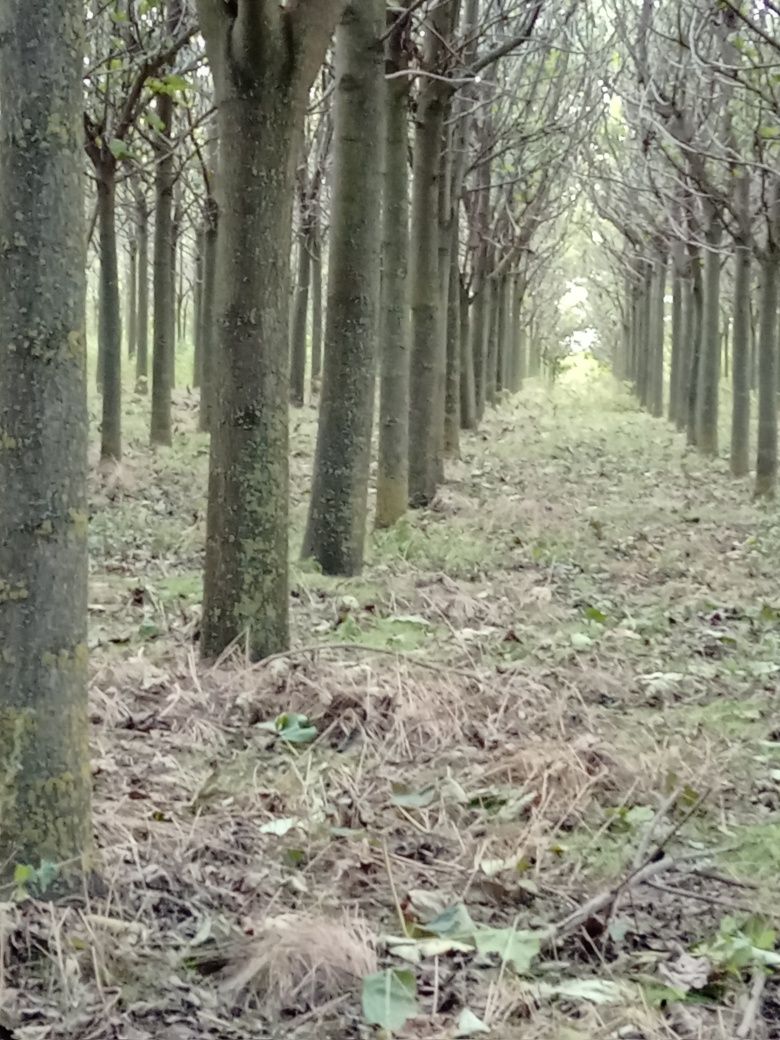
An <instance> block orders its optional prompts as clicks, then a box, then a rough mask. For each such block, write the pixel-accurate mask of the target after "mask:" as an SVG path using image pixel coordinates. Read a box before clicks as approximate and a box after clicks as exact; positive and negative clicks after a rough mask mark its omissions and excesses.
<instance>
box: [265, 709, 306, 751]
mask: <svg viewBox="0 0 780 1040" xmlns="http://www.w3.org/2000/svg"><path fill="white" fill-rule="evenodd" d="M258 729H265V730H269V731H270V732H271V733H275V734H276V735H277V736H278V737H279V739H280V740H284V741H286V742H287V743H288V744H310V743H311V742H312V741H313V740H316V738H317V727H316V726H312V724H311V723H310V722H309V719H308V717H307V716H306V715H299V714H296V713H294V712H289V713H288V712H285V713H283V714H282V715H277V717H276V718H275V719H274V720H273V721H272V722H261V723H259V724H258Z"/></svg>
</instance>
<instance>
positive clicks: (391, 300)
mask: <svg viewBox="0 0 780 1040" xmlns="http://www.w3.org/2000/svg"><path fill="white" fill-rule="evenodd" d="M389 17H390V18H392V20H393V23H394V24H396V23H397V21H398V15H397V13H396V12H395V11H392V12H391V13H390V15H389ZM404 33H405V27H404V26H403V25H400V24H397V27H396V30H395V32H394V33H393V34H392V35H391V37H390V39H389V40H388V44H387V59H388V60H387V67H388V71H390V72H392V71H396V72H398V71H400V70H401V68H402V67H403V65H404V64H405V62H404V57H403V40H404ZM386 105H387V124H386V138H387V140H386V149H385V151H386V154H385V184H384V186H385V205H384V246H383V249H382V257H383V269H382V316H381V341H380V359H381V377H380V385H379V461H378V466H377V487H376V526H377V527H389V526H391V525H392V524H394V523H395V522H396V521H397V520H398V519H399V518H400V517H401V516H403V515H404V513H405V512H406V508H407V504H408V501H409V376H410V357H411V338H412V334H411V324H410V313H409V277H408V275H409V173H408V159H407V156H408V152H409V129H408V118H409V116H408V109H409V88H408V83H406V82H405V81H404V80H403V79H396V80H390V81H388V84H387V91H386Z"/></svg>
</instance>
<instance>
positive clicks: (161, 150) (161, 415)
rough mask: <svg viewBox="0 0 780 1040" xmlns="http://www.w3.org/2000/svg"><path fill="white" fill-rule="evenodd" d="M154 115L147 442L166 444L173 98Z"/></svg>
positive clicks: (172, 308) (171, 345) (172, 324)
mask: <svg viewBox="0 0 780 1040" xmlns="http://www.w3.org/2000/svg"><path fill="white" fill-rule="evenodd" d="M157 115H158V117H159V119H160V121H161V124H162V126H161V129H160V133H159V134H158V137H157V146H156V149H155V151H156V157H157V165H156V174H155V216H154V335H153V342H152V417H151V434H150V436H151V443H152V444H161V445H168V444H171V442H172V433H171V388H172V386H173V359H174V353H175V350H176V343H175V330H176V276H175V270H174V258H175V249H176V245H175V235H174V221H173V190H174V184H175V177H176V171H175V166H174V157H173V151H172V150H171V146H170V139H171V132H172V128H173V97H172V96H171V95H170V94H160V95H158V98H157Z"/></svg>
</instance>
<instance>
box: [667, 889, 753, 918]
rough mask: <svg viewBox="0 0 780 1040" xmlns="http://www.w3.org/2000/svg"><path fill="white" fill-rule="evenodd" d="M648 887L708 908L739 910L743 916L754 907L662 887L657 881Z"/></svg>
mask: <svg viewBox="0 0 780 1040" xmlns="http://www.w3.org/2000/svg"><path fill="white" fill-rule="evenodd" d="M649 885H650V887H651V888H654V889H655V890H656V892H665V893H666V894H667V895H670V896H679V897H680V898H682V899H693V900H696V901H698V902H699V903H709V904H710V906H721V907H723V908H724V910H739V911H741V912H742V913H745V914H751V913H753V911H754V910H755V907H751V906H747V904H745V903H734V902H731V901H729V900H728V899H719V898H718V896H708V895H707V894H706V893H705V892H689V891H688V890H687V889H685V888H675V887H674V885H662V884H659V882H657V881H650V882H649Z"/></svg>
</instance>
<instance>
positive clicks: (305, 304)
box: [290, 214, 311, 408]
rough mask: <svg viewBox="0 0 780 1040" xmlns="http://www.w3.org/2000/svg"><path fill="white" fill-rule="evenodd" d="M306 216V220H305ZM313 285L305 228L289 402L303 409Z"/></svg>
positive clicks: (300, 244) (301, 238)
mask: <svg viewBox="0 0 780 1040" xmlns="http://www.w3.org/2000/svg"><path fill="white" fill-rule="evenodd" d="M306 219H307V218H306V215H305V214H304V215H303V221H304V223H305V221H306ZM310 284H311V257H310V255H309V245H308V235H307V233H306V229H305V227H302V229H301V233H300V235H299V236H298V277H297V279H296V283H295V300H294V303H293V319H292V332H291V334H290V403H291V404H292V405H294V406H295V407H296V408H303V404H304V400H305V397H306V353H307V350H306V346H307V344H306V340H307V334H308V320H309V286H310Z"/></svg>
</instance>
